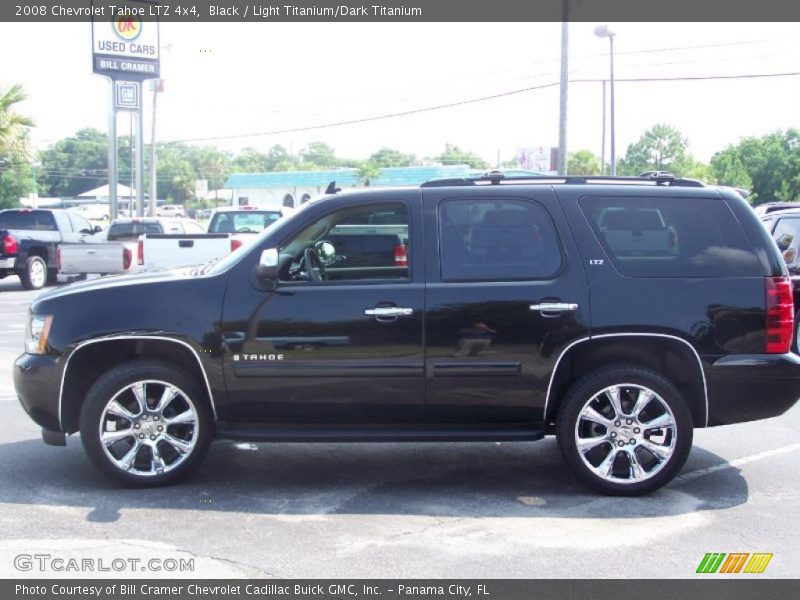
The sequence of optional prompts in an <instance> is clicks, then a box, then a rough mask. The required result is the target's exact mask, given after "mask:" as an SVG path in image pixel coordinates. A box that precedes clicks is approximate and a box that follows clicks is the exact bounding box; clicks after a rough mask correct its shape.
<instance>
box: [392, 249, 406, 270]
mask: <svg viewBox="0 0 800 600" xmlns="http://www.w3.org/2000/svg"><path fill="white" fill-rule="evenodd" d="M394 266H395V267H407V266H408V250H407V249H406V245H405V244H395V246H394Z"/></svg>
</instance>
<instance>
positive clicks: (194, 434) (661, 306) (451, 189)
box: [14, 174, 800, 495]
mask: <svg viewBox="0 0 800 600" xmlns="http://www.w3.org/2000/svg"><path fill="white" fill-rule="evenodd" d="M386 214H391V215H392V218H391V219H388V221H389V222H388V223H387V222H386V220H384V223H383V224H382V223H376V221H381V220H383V218H382V217H380V215H386ZM372 217H376V218H374V219H373V218H372ZM348 223H350V224H352V223H356V224H358V223H368V224H370V225H369V227H365V228H363V229H362V230H361V231H360V232H359V235H367V234H368V233H369V232H373V234H374V235H377V236H386V235H390V236H392V240H395V239H400V240H401V241H402V242H403V243H402V244H397V246H398V248H397V254H396V255H394V256H392V258H391V260H387V259H386V258H381V259H380V260H376V261H375V262H370V261H365V260H364V259H363V257H362V258H361V259H360V260H359V261H357V262H356V263H355V264H353V263H350V262H349V261H340V260H337V255H336V246H335V244H334V243H332V242H331V241H329V240H328V239H327V238H328V236H329V235H333V234H332V232H335V231H337V229H336V228H337V227H339V229H338V231H341V230H342V227H341V225H342V224H348ZM400 246H402V248H400ZM366 247H367V246H363V248H366ZM376 247H377V248H379V249H380V252H385V249H383V248H382V245H381V244H376ZM343 265H344V266H343ZM792 322H793V304H792V294H791V288H790V283H789V279H788V277H787V271H786V266H785V264H784V262H783V260H782V259H781V256H780V254H779V252H778V249H777V247H776V245H775V243H774V242H773V240H772V239H771V237H770V235H769V234H768V232H767V231H766V229H765V228H764V227H763V226H762V225H761V223H760V222H759V219H758V217H757V216H756V215H755V213H754V212H753V211H752V209H751V208H750V207H749V206H748V205H747V203H746V202H745V201H744V200H743V199H742V198H741V196H739V195H738V194H737V193H735V192H733V191H731V190H727V189H723V188H715V187H704V186H702V185H701V184H699V183H697V182H692V181H688V180H679V179H675V178H672V177H668V176H665V175H664V174H658V175H657V176H655V177H653V178H633V179H623V178H568V179H563V178H562V179H557V178H545V177H542V178H528V179H514V178H503V177H502V176H500V175H497V174H495V175H490V176H487V177H483V178H478V179H464V180H442V181H432V182H429V183H426V184H423V185H422V186H420V187H415V188H397V189H365V190H361V191H347V192H342V193H338V194H329V195H328V196H326V197H324V198H323V199H320V200H319V201H317V202H314V203H309V204H307V205H306V206H304V207H303V208H302V209H301V210H299V211H298V212H297V213H295V214H294V215H293V216H291V217H289V218H286V219H283V220H281V221H278V222H277V223H275V224H273V225H271V226H270V227H269V228H267V229H266V230H265V231H264V232H263V233H262V234H261V235H260V237H259V238H258V239H257V240H255V241H254V242H253V243H252V244H249V245H247V246H244V247H242V248H240V249H239V250H238V251H237V252H234V253H232V254H231V255H230V256H228V257H226V258H225V259H223V260H221V261H219V262H217V263H215V264H210V265H207V266H204V267H197V268H194V269H191V270H188V269H187V270H181V271H173V272H160V273H143V274H138V275H132V276H117V277H108V278H105V279H100V280H96V281H92V282H87V283H79V284H73V285H70V286H67V287H65V288H63V289H60V290H57V291H52V292H49V293H46V294H44V295H42V296H40V297H39V298H38V299H37V300H36V301H35V302H34V303H33V305H32V307H31V313H30V323H29V325H28V336H27V342H26V352H25V354H23V355H22V356H20V357H19V358H18V359H17V361H16V363H15V370H14V381H15V385H16V389H17V392H18V394H19V397H20V400H21V402H22V405H23V407H24V408H25V410H26V411H27V412H28V414H29V415H30V416H31V418H33V419H34V420H35V421H36V422H37V423H39V424H40V425H41V426H42V427H43V428H44V430H43V435H44V439H45V441H46V442H48V443H51V444H64V443H65V434H67V433H74V432H78V431H80V432H81V439H82V442H83V445H84V447H85V449H86V452H87V453H88V455H89V456H90V458H91V459H92V460H93V461H94V462H95V464H96V465H97V466H98V467H99V468H100V469H101V470H102V471H103V472H105V473H106V474H107V475H109V476H111V477H113V478H115V479H117V480H119V481H122V482H125V483H128V484H134V485H152V484H162V483H168V482H172V481H175V480H176V479H178V478H179V477H181V476H183V475H186V474H187V473H189V472H190V471H192V470H193V469H194V468H195V467H197V466H198V464H199V463H200V462H201V460H202V459H203V456H204V454H205V453H206V451H207V450H208V447H209V444H210V442H211V440H212V438H214V437H219V438H228V439H236V440H250V441H291V442H298V441H300V442H317V441H326V442H331V441H337V442H345V441H359V442H363V441H431V440H441V441H479V440H506V441H515V440H519V441H527V440H537V439H541V438H542V437H544V436H545V435H547V434H555V435H556V436H557V439H558V443H559V446H560V448H561V451H562V453H563V455H564V458H565V460H566V462H567V463H568V464H569V466H570V467H571V468H572V469H573V470H574V472H575V473H576V475H577V476H578V477H579V478H580V479H581V480H582V481H583V482H585V483H586V484H587V485H589V486H591V487H593V488H594V489H596V490H599V491H601V492H604V493H609V494H619V495H634V494H642V493H646V492H649V491H651V490H654V489H656V488H658V487H660V486H662V485H664V484H665V483H666V482H668V481H669V480H670V479H671V478H672V477H674V476H675V474H676V473H677V472H678V471H679V470H680V469H681V467H682V465H683V464H684V461H685V460H686V457H687V455H688V454H689V451H690V448H691V445H692V431H693V428H695V427H708V426H715V425H725V424H731V423H738V422H742V421H750V420H754V419H764V418H767V417H773V416H776V415H780V414H782V413H783V412H785V411H786V410H788V409H789V408H790V407H791V406H792V405H794V403H795V401H796V400H797V398H798V396H800V357H798V356H797V355H796V354H793V353H791V352H790V346H791V343H792Z"/></svg>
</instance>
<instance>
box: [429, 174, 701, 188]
mask: <svg viewBox="0 0 800 600" xmlns="http://www.w3.org/2000/svg"><path fill="white" fill-rule="evenodd" d="M525 183H531V184H536V183H539V184H547V183H560V184H565V185H587V184H591V183H605V184H633V185H636V184H639V185H668V186H673V187H705V185H704V184H703V183H702V182H701V181H697V180H696V179H683V178H679V177H675V175H673V174H672V173H668V172H666V171H647V172H645V173H642V174H641V175H640V176H639V177H621V176H610V175H523V176H511V177H509V176H507V175H505V174H504V173H503V172H502V171H488V172H486V173H484V174H483V175H481V176H480V177H460V178H454V179H432V180H430V181H426V182H425V183H423V184H422V185H421V186H420V187H424V188H434V187H457V186H479V185H509V184H525Z"/></svg>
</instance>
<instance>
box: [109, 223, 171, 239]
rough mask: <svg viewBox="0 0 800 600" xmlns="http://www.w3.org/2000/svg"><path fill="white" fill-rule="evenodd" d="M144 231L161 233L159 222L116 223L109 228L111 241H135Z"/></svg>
mask: <svg viewBox="0 0 800 600" xmlns="http://www.w3.org/2000/svg"><path fill="white" fill-rule="evenodd" d="M144 233H161V225H159V224H158V223H130V222H129V223H114V224H113V225H111V227H110V228H109V230H108V236H107V239H108V241H109V242H119V241H123V242H124V241H128V242H130V241H135V240H138V239H139V236H140V235H142V234H144Z"/></svg>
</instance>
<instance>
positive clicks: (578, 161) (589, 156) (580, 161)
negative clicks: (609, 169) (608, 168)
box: [567, 150, 600, 175]
mask: <svg viewBox="0 0 800 600" xmlns="http://www.w3.org/2000/svg"><path fill="white" fill-rule="evenodd" d="M567 173H568V174H569V175H600V159H599V158H597V157H596V156H595V155H594V154H593V153H592V152H590V151H589V150H578V151H577V152H574V153H573V152H570V153H569V155H568V156H567Z"/></svg>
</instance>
